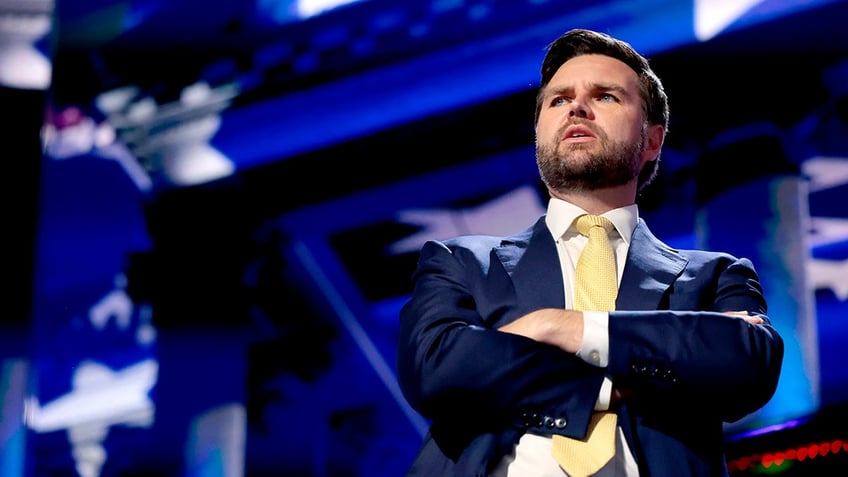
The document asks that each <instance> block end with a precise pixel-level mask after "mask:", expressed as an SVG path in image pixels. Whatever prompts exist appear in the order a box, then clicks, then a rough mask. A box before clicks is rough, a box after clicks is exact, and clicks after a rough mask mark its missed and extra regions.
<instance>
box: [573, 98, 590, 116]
mask: <svg viewBox="0 0 848 477" xmlns="http://www.w3.org/2000/svg"><path fill="white" fill-rule="evenodd" d="M589 115H590V113H589V108H588V107H587V106H586V104H585V103H584V102H583V101H579V100H577V99H575V100H574V101H572V102H571V104H570V105H569V110H568V116H569V117H572V118H573V117H575V116H576V117H578V118H588V117H589Z"/></svg>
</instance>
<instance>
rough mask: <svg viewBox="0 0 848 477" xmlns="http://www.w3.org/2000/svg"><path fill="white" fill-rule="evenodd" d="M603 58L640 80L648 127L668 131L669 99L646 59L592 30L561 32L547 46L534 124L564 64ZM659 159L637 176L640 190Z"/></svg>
mask: <svg viewBox="0 0 848 477" xmlns="http://www.w3.org/2000/svg"><path fill="white" fill-rule="evenodd" d="M590 54H596V55H605V56H609V57H611V58H615V59H617V60H620V61H621V62H623V63H624V64H626V65H627V66H629V67H630V68H631V69H632V70H633V71H635V72H636V75H637V76H638V77H639V94H640V95H641V96H642V107H643V109H644V111H645V116H646V117H647V118H648V122H649V123H650V124H660V125H662V127H663V129H665V130H666V131H667V130H668V117H669V111H668V97H667V96H666V94H665V89H664V88H663V85H662V82H661V81H660V79H659V77H657V75H656V74H655V73H654V71H653V70H652V69H651V66H650V64H649V63H648V60H647V58H645V57H644V56H642V55H640V54H639V53H638V52H637V51H636V50H635V49H633V47H632V46H630V44H629V43H627V42H625V41H622V40H619V39H617V38H613V37H611V36H609V35H607V34H604V33H599V32H596V31H592V30H585V29H574V30H570V31H568V32H566V33H564V34H563V35H562V36H560V37H559V38H557V39H556V40H554V41H553V42H552V43H551V44H550V45H548V49H547V53H546V54H545V59H544V60H543V61H542V70H541V74H542V80H541V83H540V84H539V92H538V94H537V96H536V115H535V122H538V121H539V113H540V112H541V110H542V95H543V93H544V90H545V86H547V85H548V83H549V82H550V81H551V78H552V77H553V76H554V74H555V73H556V72H557V70H558V69H559V67H560V66H562V65H563V64H564V63H565V62H566V61H568V60H570V59H572V58H574V57H577V56H581V55H590ZM659 162H660V158H659V155H657V159H656V160H655V161H650V162H648V163H647V164H646V165H645V168H644V169H642V172H641V173H640V174H639V187H638V189H639V190H641V189H642V188H643V187H644V186H646V185H647V184H648V183H649V182H651V181H652V180H653V179H654V177H655V176H656V174H657V167H658V166H659Z"/></svg>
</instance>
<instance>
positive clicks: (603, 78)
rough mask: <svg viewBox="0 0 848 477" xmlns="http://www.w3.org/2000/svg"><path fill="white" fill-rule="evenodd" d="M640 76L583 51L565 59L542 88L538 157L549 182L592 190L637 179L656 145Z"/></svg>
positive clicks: (537, 138)
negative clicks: (652, 144)
mask: <svg viewBox="0 0 848 477" xmlns="http://www.w3.org/2000/svg"><path fill="white" fill-rule="evenodd" d="M647 134H648V126H647V122H646V120H645V114H644V111H643V109H642V99H641V97H640V96H639V79H638V77H637V76H636V73H635V72H634V71H633V70H632V69H630V67H628V66H627V65H626V64H624V63H623V62H621V61H619V60H616V59H614V58H610V57H608V56H603V55H582V56H578V57H576V58H572V59H570V60H568V61H567V62H565V63H564V64H563V65H562V66H561V67H560V68H559V70H557V72H556V74H554V76H553V78H551V81H550V83H548V85H547V86H546V88H545V92H544V95H543V97H542V103H541V110H540V112H539V120H538V123H537V124H536V152H537V154H536V156H537V162H538V163H539V169H540V172H541V173H542V177H543V179H545V181H546V183H547V184H548V186H549V187H551V188H554V189H558V190H563V189H568V190H593V189H598V188H606V187H614V186H618V185H623V184H626V183H628V182H630V181H635V180H636V178H637V177H638V175H639V171H640V170H641V168H642V164H643V163H644V161H646V160H653V159H654V158H655V157H656V153H657V150H651V148H650V147H646V142H647V140H648V137H647Z"/></svg>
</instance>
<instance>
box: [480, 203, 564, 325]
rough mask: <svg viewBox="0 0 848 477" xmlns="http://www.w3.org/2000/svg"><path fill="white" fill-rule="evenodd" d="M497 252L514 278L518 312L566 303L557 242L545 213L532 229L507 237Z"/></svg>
mask: <svg viewBox="0 0 848 477" xmlns="http://www.w3.org/2000/svg"><path fill="white" fill-rule="evenodd" d="M494 254H495V255H496V256H497V258H498V259H499V260H500V262H501V264H502V265H503V267H504V270H506V272H507V274H508V275H509V276H510V278H511V279H512V283H513V286H514V287H515V294H516V300H517V302H518V309H519V313H527V312H529V311H533V310H537V309H539V308H563V307H564V306H565V297H564V295H563V293H564V292H563V288H564V285H563V281H562V271H561V270H560V266H559V258H558V256H557V251H556V244H555V243H554V240H553V237H551V233H550V232H549V231H548V227H547V225H545V219H544V216H543V217H541V218H540V219H539V220H538V221H537V222H536V224H535V225H534V226H533V227H531V228H530V229H527V230H526V231H524V232H522V233H521V234H518V235H515V236H513V237H509V238H507V239H505V240H504V241H503V242H502V243H501V246H500V247H498V248H496V249H495V250H494Z"/></svg>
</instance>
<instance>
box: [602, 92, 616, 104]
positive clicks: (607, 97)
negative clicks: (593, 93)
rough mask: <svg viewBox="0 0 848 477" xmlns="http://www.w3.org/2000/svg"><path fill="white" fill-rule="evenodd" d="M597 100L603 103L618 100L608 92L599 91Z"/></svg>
mask: <svg viewBox="0 0 848 477" xmlns="http://www.w3.org/2000/svg"><path fill="white" fill-rule="evenodd" d="M598 101H601V102H603V103H616V102H618V98H617V97H615V96H613V95H611V94H610V93H601V94H599V95H598Z"/></svg>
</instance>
